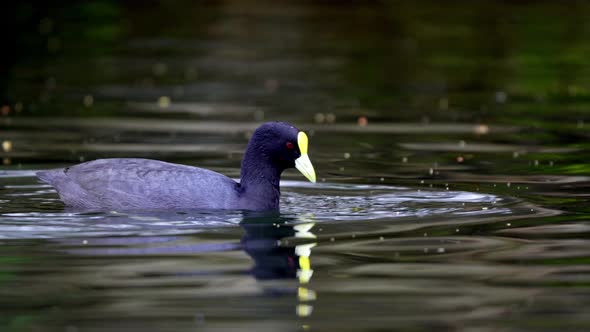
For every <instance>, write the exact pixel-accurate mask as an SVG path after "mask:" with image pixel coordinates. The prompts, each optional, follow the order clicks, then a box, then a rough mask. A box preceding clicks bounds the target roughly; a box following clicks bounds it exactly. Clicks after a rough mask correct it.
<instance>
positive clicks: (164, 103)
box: [158, 96, 171, 108]
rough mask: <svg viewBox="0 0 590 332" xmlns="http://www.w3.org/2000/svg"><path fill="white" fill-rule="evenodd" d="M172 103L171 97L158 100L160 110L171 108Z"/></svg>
mask: <svg viewBox="0 0 590 332" xmlns="http://www.w3.org/2000/svg"><path fill="white" fill-rule="evenodd" d="M170 102H171V101H170V97H167V96H162V97H160V98H158V106H160V108H168V107H169V106H170Z"/></svg>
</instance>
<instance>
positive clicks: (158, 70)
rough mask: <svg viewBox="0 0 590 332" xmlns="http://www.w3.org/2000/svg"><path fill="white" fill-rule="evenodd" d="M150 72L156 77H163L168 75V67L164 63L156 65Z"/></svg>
mask: <svg viewBox="0 0 590 332" xmlns="http://www.w3.org/2000/svg"><path fill="white" fill-rule="evenodd" d="M152 72H153V73H154V75H156V76H163V75H166V73H168V65H167V64H165V63H156V64H154V66H153V68H152Z"/></svg>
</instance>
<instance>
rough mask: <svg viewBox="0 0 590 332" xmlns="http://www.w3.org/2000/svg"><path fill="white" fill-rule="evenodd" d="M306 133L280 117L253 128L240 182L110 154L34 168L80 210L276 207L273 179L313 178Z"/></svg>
mask: <svg viewBox="0 0 590 332" xmlns="http://www.w3.org/2000/svg"><path fill="white" fill-rule="evenodd" d="M307 151H308V137H307V135H306V134H305V133H304V132H303V131H299V130H298V129H297V128H295V127H294V126H293V125H291V124H289V123H285V122H267V123H264V124H262V125H261V126H260V127H258V128H257V129H256V130H255V131H254V133H253V134H252V137H251V138H250V141H249V143H248V146H247V148H246V152H245V154H244V158H243V159H242V168H241V175H240V182H239V183H238V182H236V181H234V180H232V179H231V178H229V177H227V176H225V175H223V174H220V173H217V172H214V171H211V170H208V169H204V168H198V167H192V166H187V165H179V164H172V163H168V162H163V161H158V160H150V159H138V158H115V159H98V160H94V161H89V162H85V163H82V164H78V165H75V166H71V167H66V168H60V169H54V170H47V171H40V172H38V173H37V177H38V178H39V179H40V180H41V181H43V182H45V183H48V184H50V185H52V186H53V187H54V188H55V189H56V190H57V192H58V194H59V196H60V198H61V199H62V201H63V202H64V203H65V205H66V206H70V207H73V208H79V209H86V210H104V209H109V210H145V209H155V210H173V209H206V210H252V211H267V210H278V209H279V198H280V194H281V191H280V187H279V180H280V177H281V174H282V172H283V171H284V170H285V169H287V168H293V167H295V168H297V169H298V170H299V171H300V172H301V173H302V174H303V175H304V176H305V177H306V178H307V179H309V181H311V182H315V181H316V176H315V170H314V168H313V165H312V164H311V161H310V159H309V156H308V154H307Z"/></svg>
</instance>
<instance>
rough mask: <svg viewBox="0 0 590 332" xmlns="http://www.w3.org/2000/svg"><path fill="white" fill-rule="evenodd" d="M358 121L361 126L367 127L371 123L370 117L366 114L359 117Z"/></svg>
mask: <svg viewBox="0 0 590 332" xmlns="http://www.w3.org/2000/svg"><path fill="white" fill-rule="evenodd" d="M357 123H358V125H359V126H361V127H366V126H367V125H368V124H369V119H367V117H366V116H361V117H359V118H358V120H357Z"/></svg>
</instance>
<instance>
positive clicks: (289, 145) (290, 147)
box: [286, 142, 293, 150]
mask: <svg viewBox="0 0 590 332" xmlns="http://www.w3.org/2000/svg"><path fill="white" fill-rule="evenodd" d="M286 145H287V149H289V150H291V149H292V148H293V143H291V142H287V144H286Z"/></svg>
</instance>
